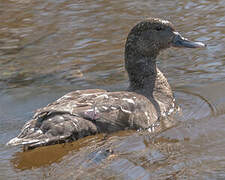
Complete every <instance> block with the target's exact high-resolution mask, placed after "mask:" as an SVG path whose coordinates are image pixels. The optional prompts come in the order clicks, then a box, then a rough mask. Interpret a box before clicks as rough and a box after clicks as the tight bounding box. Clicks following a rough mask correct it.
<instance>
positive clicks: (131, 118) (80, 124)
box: [8, 18, 203, 148]
mask: <svg viewBox="0 0 225 180" xmlns="http://www.w3.org/2000/svg"><path fill="white" fill-rule="evenodd" d="M183 42H184V45H182V43H183ZM172 45H173V46H176V47H189V48H190V47H203V44H201V43H194V42H190V41H188V40H187V39H184V38H183V37H182V36H180V34H179V33H177V32H175V30H174V27H173V25H172V24H171V23H170V22H168V21H165V20H161V19H157V18H150V19H147V20H145V21H142V22H140V23H139V24H137V25H136V26H135V27H134V28H133V29H132V30H131V31H130V33H129V35H128V38H127V41H126V45H125V67H126V70H127V72H128V75H129V82H130V86H129V88H128V91H120V92H107V91H105V90H101V89H89V90H78V91H74V92H71V93H68V94H66V95H65V96H63V97H61V98H60V99H58V100H57V101H55V102H53V103H51V104H49V105H48V106H46V107H44V108H41V109H39V110H37V112H36V114H35V115H34V116H33V118H32V119H31V120H30V121H28V122H27V123H26V124H25V125H24V127H23V128H22V131H21V133H20V134H19V135H18V136H17V137H16V138H14V139H12V140H11V141H9V142H8V144H9V145H19V144H22V145H25V146H26V147H28V148H34V147H37V146H42V145H49V144H55V143H60V142H67V141H73V140H76V139H79V138H82V137H84V136H88V135H91V134H96V133H101V132H114V131H118V130H124V129H149V128H150V129H151V127H154V126H155V125H156V123H157V121H158V120H159V119H160V117H163V116H167V115H169V114H170V113H171V112H172V111H174V110H175V109H174V107H175V105H174V97H173V93H172V90H171V87H170V85H169V83H168V82H167V79H166V78H165V77H164V75H163V74H162V72H161V71H160V70H159V69H158V68H157V66H156V56H157V55H158V54H159V52H160V50H162V49H166V48H169V47H170V46H172Z"/></svg>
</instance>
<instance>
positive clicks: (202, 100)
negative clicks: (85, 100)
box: [0, 0, 225, 179]
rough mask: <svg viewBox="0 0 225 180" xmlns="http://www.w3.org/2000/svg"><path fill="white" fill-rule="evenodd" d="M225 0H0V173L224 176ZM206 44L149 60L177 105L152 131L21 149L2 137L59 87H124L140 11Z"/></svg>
mask: <svg viewBox="0 0 225 180" xmlns="http://www.w3.org/2000/svg"><path fill="white" fill-rule="evenodd" d="M224 4H225V1H224V0H221V1H206V0H201V1H188V0H185V1H172V0H169V1H166V2H165V1H161V0H157V1H155V0H150V1H144V0H138V1H137V0H134V1H128V0H122V1H118V0H114V1H103V0H99V1H90V0H84V1H71V0H67V1H66V0H59V1H52V0H46V1H44V2H42V1H34V0H17V1H14V0H2V1H1V6H0V22H1V23H0V137H1V138H0V179H76V178H77V179H96V178H97V179H149V178H151V179H185V178H186V179H225V154H224V149H225V139H224V137H225V123H224V120H225V94H224V92H225V82H224V78H225V35H224V34H225V28H224V27H225V23H224V22H225V13H224V12H225V6H224ZM150 16H152V17H160V18H165V19H168V20H170V21H172V22H173V23H174V24H175V26H176V28H177V30H178V31H179V32H181V34H182V35H184V36H186V37H188V38H190V39H192V40H195V41H203V42H204V43H206V44H207V45H208V47H207V48H206V49H175V48H172V49H168V50H166V51H163V52H162V53H161V55H160V56H159V57H158V60H159V61H158V66H159V68H160V69H161V70H162V71H163V73H164V74H165V76H167V77H168V80H169V83H170V84H171V86H172V88H173V90H174V94H175V97H176V100H177V103H178V104H179V105H180V107H181V109H182V113H181V114H180V115H179V116H178V117H175V118H174V121H176V122H177V123H176V125H175V126H173V127H171V128H169V129H166V130H164V131H163V132H161V133H159V134H147V133H145V132H134V131H123V132H118V133H114V134H111V135H108V136H107V135H104V134H100V135H96V136H90V137H86V138H84V139H81V140H79V141H77V142H74V143H71V144H66V145H55V146H49V147H43V148H37V149H35V150H33V151H29V152H22V149H21V148H20V147H15V148H11V147H7V146H5V143H6V142H7V141H8V140H9V139H10V138H12V137H14V136H15V135H17V134H18V133H19V131H20V128H21V127H22V126H23V124H24V123H25V122H26V121H27V120H29V119H30V118H31V117H32V115H33V113H34V111H35V110H36V109H37V108H39V107H42V106H45V105H47V104H48V103H50V102H52V101H53V100H55V99H57V98H59V97H60V96H62V95H64V94H65V93H67V92H69V91H72V90H77V89H86V88H104V89H107V90H113V91H114V90H123V89H125V88H126V87H127V85H128V82H127V75H126V73H125V69H124V66H123V65H124V61H123V54H124V44H125V40H126V37H127V34H128V32H129V30H130V29H131V28H132V27H133V26H134V25H135V24H136V23H137V22H139V21H141V20H143V19H144V18H146V17H150Z"/></svg>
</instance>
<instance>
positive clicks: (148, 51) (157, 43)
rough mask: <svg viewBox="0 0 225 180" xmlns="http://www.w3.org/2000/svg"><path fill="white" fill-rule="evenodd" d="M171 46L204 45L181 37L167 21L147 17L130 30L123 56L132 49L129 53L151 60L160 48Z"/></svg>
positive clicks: (189, 46)
mask: <svg viewBox="0 0 225 180" xmlns="http://www.w3.org/2000/svg"><path fill="white" fill-rule="evenodd" d="M171 46H173V47H184V48H202V47H205V46H206V45H205V44H203V43H201V42H193V41H190V40H188V39H186V38H184V37H182V36H181V35H180V34H179V33H178V32H177V31H176V30H175V28H174V26H173V24H172V23H170V22H169V21H166V20H162V19H158V18H149V19H146V20H144V21H142V22H140V23H138V24H137V25H136V26H134V27H133V28H132V30H131V31H130V33H129V35H128V38H127V42H126V49H125V58H126V55H129V53H130V51H132V53H131V54H136V55H139V56H142V57H149V58H151V59H152V60H153V59H155V58H156V56H157V55H158V54H159V52H160V50H163V49H166V48H169V47H171ZM128 52H129V53H128Z"/></svg>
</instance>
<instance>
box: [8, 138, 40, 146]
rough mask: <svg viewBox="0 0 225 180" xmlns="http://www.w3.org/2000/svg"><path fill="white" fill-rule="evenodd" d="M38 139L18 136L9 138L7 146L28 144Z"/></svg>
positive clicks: (36, 141)
mask: <svg viewBox="0 0 225 180" xmlns="http://www.w3.org/2000/svg"><path fill="white" fill-rule="evenodd" d="M38 142H39V140H38V139H25V138H18V137H15V138H13V139H11V140H10V141H9V142H7V144H6V145H7V146H18V145H28V144H33V143H38Z"/></svg>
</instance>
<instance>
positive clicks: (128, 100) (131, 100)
mask: <svg viewBox="0 0 225 180" xmlns="http://www.w3.org/2000/svg"><path fill="white" fill-rule="evenodd" d="M122 100H123V101H127V102H128V103H131V104H135V103H134V100H133V99H128V98H123V99H122Z"/></svg>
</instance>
